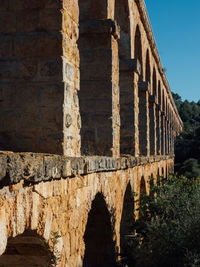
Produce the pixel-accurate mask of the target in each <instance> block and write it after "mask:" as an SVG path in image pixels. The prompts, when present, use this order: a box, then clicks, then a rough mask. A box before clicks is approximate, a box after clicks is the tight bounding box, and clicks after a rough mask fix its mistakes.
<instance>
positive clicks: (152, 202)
mask: <svg viewBox="0 0 200 267" xmlns="http://www.w3.org/2000/svg"><path fill="white" fill-rule="evenodd" d="M151 190H152V191H151V194H150V195H149V196H147V195H144V194H143V195H142V196H141V197H140V203H141V205H140V208H139V212H140V218H139V219H138V220H137V222H136V226H135V230H136V233H137V234H136V238H135V244H134V245H133V246H132V248H133V249H132V254H131V253H130V249H129V255H128V257H129V258H131V257H130V255H131V256H132V263H130V262H131V261H130V260H129V261H128V260H127V262H128V263H129V265H128V266H129V267H131V266H136V267H161V266H162V267H179V266H180V267H183V266H187V267H189V266H200V238H199V236H200V180H199V179H196V180H194V179H187V178H185V177H175V176H172V177H170V178H169V179H161V184H160V185H154V186H152V189H151ZM136 244H137V245H136Z"/></svg>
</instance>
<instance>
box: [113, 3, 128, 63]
mask: <svg viewBox="0 0 200 267" xmlns="http://www.w3.org/2000/svg"><path fill="white" fill-rule="evenodd" d="M129 17H130V16H129V2H128V0H115V20H116V22H117V24H118V25H119V26H120V39H119V40H118V49H119V59H129V58H131V40H130V20H129Z"/></svg>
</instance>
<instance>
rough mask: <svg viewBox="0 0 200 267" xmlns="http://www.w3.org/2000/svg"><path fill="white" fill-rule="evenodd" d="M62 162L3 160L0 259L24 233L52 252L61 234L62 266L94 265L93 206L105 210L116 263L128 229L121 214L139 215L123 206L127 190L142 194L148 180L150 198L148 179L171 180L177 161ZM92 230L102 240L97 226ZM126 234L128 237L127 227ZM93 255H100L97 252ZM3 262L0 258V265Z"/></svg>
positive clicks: (56, 159)
mask: <svg viewBox="0 0 200 267" xmlns="http://www.w3.org/2000/svg"><path fill="white" fill-rule="evenodd" d="M59 157H60V156H51V155H38V154H29V155H27V154H15V153H3V154H1V157H0V158H1V166H4V167H2V170H6V173H4V175H3V171H2V170H1V172H0V173H1V185H4V186H3V187H1V190H0V237H1V238H0V254H3V253H4V251H5V249H6V246H7V240H8V238H9V237H17V236H19V235H21V234H22V233H24V231H25V230H28V231H29V233H30V231H33V232H34V231H36V233H37V235H39V236H40V237H41V238H43V239H45V240H46V242H47V244H49V247H52V246H51V242H52V236H51V235H52V233H53V232H56V233H58V234H59V236H60V237H59V238H58V239H57V241H58V243H57V244H56V246H55V247H54V253H55V254H56V255H59V256H60V260H61V261H58V262H57V266H70V267H73V266H74V267H78V266H82V264H83V261H87V259H88V258H89V259H90V255H89V256H88V255H87V257H86V254H87V253H86V251H85V247H91V244H90V242H92V240H93V242H97V240H96V238H95V236H93V239H92V240H91V239H90V238H89V237H86V236H88V235H86V232H88V231H89V230H87V229H88V228H89V229H90V225H89V223H88V220H89V221H91V223H92V221H93V219H94V221H95V216H96V215H95V212H92V211H91V210H93V209H91V207H92V204H93V206H95V205H97V207H96V206H95V207H94V209H96V208H98V205H100V207H101V208H102V209H104V210H105V212H103V210H102V209H101V208H100V210H101V212H102V213H101V214H102V216H104V215H105V216H106V218H107V219H106V218H104V217H103V218H101V220H102V221H100V225H103V226H104V227H105V229H110V235H111V238H112V244H113V246H114V252H113V253H114V255H115V257H116V258H117V255H118V253H119V252H120V239H121V238H122V237H123V236H120V227H122V225H123V226H124V222H123V220H122V213H123V212H125V213H127V212H128V213H129V214H130V213H131V212H132V214H133V213H134V202H133V201H132V202H131V203H130V202H129V205H128V206H127V205H124V198H125V195H126V198H127V187H128V188H129V191H130V188H131V192H137V193H138V194H139V193H140V191H141V179H144V183H145V187H146V190H147V192H149V186H148V182H147V181H148V179H149V177H150V176H151V175H152V176H153V177H155V178H156V177H157V175H158V173H159V174H160V175H161V174H163V175H164V176H167V174H168V173H167V172H168V171H173V158H170V157H168V158H167V157H165V158H164V157H163V158H162V157H160V158H156V157H153V158H149V159H147V158H119V159H113V158H101V157H91V158H79V159H78V158H66V157H63V158H59ZM166 169H167V172H166ZM142 177H143V178H142ZM125 192H126V194H125ZM131 192H129V197H130V196H131V195H130V194H132V193H131ZM98 199H99V200H98ZM94 200H95V201H94ZM98 201H99V202H100V203H99V202H98ZM96 202H97V203H96ZM95 203H96V204H95ZM103 203H104V204H103ZM102 205H103V206H102ZM127 208H130V210H126V209H127ZM124 209H125V210H124ZM90 211H91V212H90ZM107 213H108V214H109V216H108V215H106V214H107ZM90 217H91V218H90ZM93 217H94V218H93ZM108 218H109V219H108ZM104 219H105V220H104ZM105 222H106V224H105ZM93 227H94V231H96V235H97V237H98V236H99V232H98V229H99V228H98V225H96V226H95V225H93ZM109 227H110V228H109ZM95 229H96V230H95ZM124 229H125V230H124V231H125V232H124V234H125V233H126V234H127V229H126V225H125V226H124ZM101 230H103V229H101ZM91 231H92V230H91ZM105 231H108V230H105ZM101 233H102V234H103V231H102V232H101ZM129 234H130V233H129ZM9 240H10V239H9ZM9 240H8V244H10V241H9ZM31 240H32V239H31ZM97 247H98V246H97ZM93 253H94V255H98V251H96V250H95V248H94V247H93ZM99 254H100V255H102V254H101V253H100V252H99ZM6 255H7V254H6ZM44 256H45V255H44ZM6 257H8V256H6ZM57 257H58V256H57ZM2 259H3V260H4V258H1V257H0V263H1V260H2ZM15 264H16V263H15ZM5 266H6V265H5ZM12 266H15V265H12Z"/></svg>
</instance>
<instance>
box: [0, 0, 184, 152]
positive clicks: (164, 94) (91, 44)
mask: <svg viewBox="0 0 200 267" xmlns="http://www.w3.org/2000/svg"><path fill="white" fill-rule="evenodd" d="M0 12H1V19H0V113H1V117H0V149H2V150H11V151H16V152H42V153H52V154H53V153H55V154H64V155H67V156H80V152H81V153H82V154H84V155H101V156H114V157H118V156H119V154H120V153H121V154H130V155H133V156H138V155H142V156H145V155H149V154H151V155H156V154H159V153H160V152H159V151H157V140H161V141H162V143H161V144H160V145H161V146H165V149H164V148H163V149H162V148H161V149H160V151H161V152H162V153H164V152H166V153H171V150H172V149H171V146H170V145H168V144H169V142H170V141H169V140H173V139H174V138H172V137H171V136H170V135H172V134H173V135H175V136H176V135H177V134H179V133H180V131H181V128H182V122H181V120H180V117H179V115H178V112H177V109H176V107H175V104H174V102H173V99H172V96H171V92H170V89H169V85H168V83H167V80H166V76H165V74H164V71H163V69H162V65H161V62H160V58H159V55H158V51H157V48H156V46H155V41H154V38H153V34H152V30H151V26H150V23H149V20H148V15H147V13H146V9H145V5H144V3H143V1H131V0H125V1H121V0H116V1H114V0H104V1H102V2H100V3H99V1H94V0H87V1H82V0H79V1H78V0H75V1H70V0H63V1H52V0H45V1H44V0H41V1H37V0H31V1H26V0H18V1H14V0H9V1H3V2H2V4H1V7H0ZM22 18H23V19H22ZM120 33H121V35H120ZM138 82H139V84H138ZM147 82H148V83H149V85H148V86H146V85H145V84H146V83H147ZM158 84H159V90H160V91H159V93H158ZM144 88H145V90H144ZM79 105H80V108H79ZM156 108H157V111H158V112H157V115H159V116H161V113H162V112H164V113H163V114H164V117H165V120H166V124H165V123H162V124H161V128H163V127H164V128H163V132H162V130H161V132H162V133H163V138H160V137H159V136H158V137H157V135H159V131H156V125H157V121H158V120H159V116H156ZM120 121H121V122H120ZM120 125H121V126H120ZM164 125H165V126H164ZM164 135H165V136H164ZM164 142H165V144H164ZM172 146H173V145H172Z"/></svg>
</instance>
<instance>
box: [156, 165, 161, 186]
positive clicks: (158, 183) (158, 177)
mask: <svg viewBox="0 0 200 267" xmlns="http://www.w3.org/2000/svg"><path fill="white" fill-rule="evenodd" d="M160 180H161V179H160V170H159V169H158V171H157V185H160Z"/></svg>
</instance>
